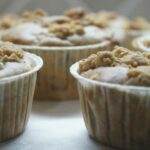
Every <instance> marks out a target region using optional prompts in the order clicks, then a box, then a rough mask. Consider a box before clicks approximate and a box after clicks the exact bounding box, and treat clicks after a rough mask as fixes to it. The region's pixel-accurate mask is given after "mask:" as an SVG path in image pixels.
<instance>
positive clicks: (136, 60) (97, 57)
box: [79, 46, 150, 72]
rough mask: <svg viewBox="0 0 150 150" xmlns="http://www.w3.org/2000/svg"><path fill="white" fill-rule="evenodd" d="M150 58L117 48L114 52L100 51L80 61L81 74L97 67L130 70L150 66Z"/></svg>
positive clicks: (141, 53)
mask: <svg viewBox="0 0 150 150" xmlns="http://www.w3.org/2000/svg"><path fill="white" fill-rule="evenodd" d="M149 65H150V58H149V57H148V56H146V53H143V52H135V51H131V50H129V49H126V48H123V47H119V46H116V47H115V48H114V49H113V50H112V51H100V52H98V53H97V54H94V55H91V56H89V57H88V58H87V59H84V60H82V61H80V63H79V68H80V69H79V70H80V72H84V71H87V70H89V69H93V68H96V67H100V66H102V67H110V66H125V67H128V68H129V69H130V68H131V69H132V68H136V67H138V66H149Z"/></svg>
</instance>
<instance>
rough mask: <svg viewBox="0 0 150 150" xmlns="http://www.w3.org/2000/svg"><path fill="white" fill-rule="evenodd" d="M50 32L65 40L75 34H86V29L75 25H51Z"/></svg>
mask: <svg viewBox="0 0 150 150" xmlns="http://www.w3.org/2000/svg"><path fill="white" fill-rule="evenodd" d="M49 32H50V33H53V34H55V35H56V37H59V38H62V39H64V38H66V37H67V36H70V35H73V34H78V35H82V34H84V29H83V27H82V26H81V25H76V24H73V23H64V24H51V25H50V26H49Z"/></svg>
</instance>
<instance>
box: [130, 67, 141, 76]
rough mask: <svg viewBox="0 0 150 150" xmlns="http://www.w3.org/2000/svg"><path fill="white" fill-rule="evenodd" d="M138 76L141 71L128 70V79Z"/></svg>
mask: <svg viewBox="0 0 150 150" xmlns="http://www.w3.org/2000/svg"><path fill="white" fill-rule="evenodd" d="M139 74H141V71H140V70H138V69H135V68H133V69H130V70H129V71H128V77H129V78H131V77H137V76H139Z"/></svg>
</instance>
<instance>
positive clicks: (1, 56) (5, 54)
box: [0, 42, 24, 62]
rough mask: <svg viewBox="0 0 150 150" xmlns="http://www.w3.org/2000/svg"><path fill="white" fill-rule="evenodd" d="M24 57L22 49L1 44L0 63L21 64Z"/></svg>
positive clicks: (9, 44) (8, 44) (7, 43)
mask: <svg viewBox="0 0 150 150" xmlns="http://www.w3.org/2000/svg"><path fill="white" fill-rule="evenodd" d="M23 56H24V52H23V50H22V49H21V48H18V47H16V46H14V45H13V44H11V43H9V42H6V43H0V62H19V61H20V60H21V59H22V58H23Z"/></svg>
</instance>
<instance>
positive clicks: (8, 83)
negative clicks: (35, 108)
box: [0, 54, 42, 142]
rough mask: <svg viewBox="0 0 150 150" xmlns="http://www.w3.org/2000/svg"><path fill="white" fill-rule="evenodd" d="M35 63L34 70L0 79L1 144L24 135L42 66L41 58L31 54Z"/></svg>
mask: <svg viewBox="0 0 150 150" xmlns="http://www.w3.org/2000/svg"><path fill="white" fill-rule="evenodd" d="M29 56H30V57H31V59H33V61H34V62H35V67H34V68H33V70H31V71H28V72H26V73H22V74H19V75H15V76H11V77H7V78H3V79H0V142H2V141H5V140H8V139H11V138H13V137H15V136H17V135H19V134H20V133H22V132H23V131H24V129H25V127H26V124H27V121H28V118H29V114H30V111H31V107H32V101H33V95H34V89H35V82H36V76H37V71H38V70H39V69H40V68H41V66H42V60H41V58H40V57H38V56H36V55H34V54H30V55H29Z"/></svg>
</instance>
